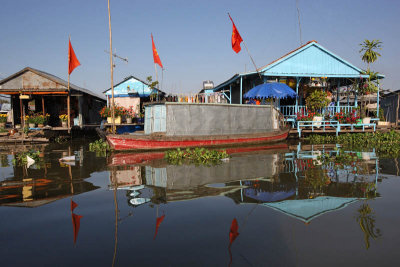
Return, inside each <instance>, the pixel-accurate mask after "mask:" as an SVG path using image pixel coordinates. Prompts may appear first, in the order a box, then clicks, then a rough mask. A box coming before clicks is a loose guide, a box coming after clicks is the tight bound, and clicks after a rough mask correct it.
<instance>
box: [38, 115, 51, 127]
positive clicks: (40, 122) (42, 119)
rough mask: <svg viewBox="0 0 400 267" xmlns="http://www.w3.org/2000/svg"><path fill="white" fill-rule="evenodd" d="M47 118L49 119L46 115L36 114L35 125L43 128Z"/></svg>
mask: <svg viewBox="0 0 400 267" xmlns="http://www.w3.org/2000/svg"><path fill="white" fill-rule="evenodd" d="M49 117H50V115H49V114H46V115H43V114H36V123H37V124H38V127H39V128H43V126H44V125H45V124H47V121H48V119H49Z"/></svg>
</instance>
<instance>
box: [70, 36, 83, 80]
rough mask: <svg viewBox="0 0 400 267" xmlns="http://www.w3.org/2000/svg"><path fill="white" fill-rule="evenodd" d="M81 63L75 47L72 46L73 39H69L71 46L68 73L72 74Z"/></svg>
mask: <svg viewBox="0 0 400 267" xmlns="http://www.w3.org/2000/svg"><path fill="white" fill-rule="evenodd" d="M79 65H81V63H80V62H79V60H78V58H77V57H76V55H75V52H74V49H73V48H72V45H71V40H69V47H68V74H71V72H72V71H73V70H74V69H75V68H76V67H78V66H79Z"/></svg>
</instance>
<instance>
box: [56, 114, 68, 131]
mask: <svg viewBox="0 0 400 267" xmlns="http://www.w3.org/2000/svg"><path fill="white" fill-rule="evenodd" d="M58 117H59V118H60V120H61V126H62V127H64V128H65V127H68V123H67V121H68V115H67V114H61V115H60V116H58Z"/></svg>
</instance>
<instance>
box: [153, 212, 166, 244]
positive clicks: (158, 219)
mask: <svg viewBox="0 0 400 267" xmlns="http://www.w3.org/2000/svg"><path fill="white" fill-rule="evenodd" d="M164 218H165V214H164V215H163V216H161V217H158V218H157V220H156V232H155V233H154V238H153V240H155V239H156V236H157V232H158V228H159V227H160V224H161V223H162V221H163V220H164Z"/></svg>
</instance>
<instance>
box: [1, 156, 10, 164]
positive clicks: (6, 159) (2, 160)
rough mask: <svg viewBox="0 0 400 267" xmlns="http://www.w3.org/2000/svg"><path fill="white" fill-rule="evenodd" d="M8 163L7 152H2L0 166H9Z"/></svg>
mask: <svg viewBox="0 0 400 267" xmlns="http://www.w3.org/2000/svg"><path fill="white" fill-rule="evenodd" d="M9 166H10V164H8V155H7V154H0V167H9Z"/></svg>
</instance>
